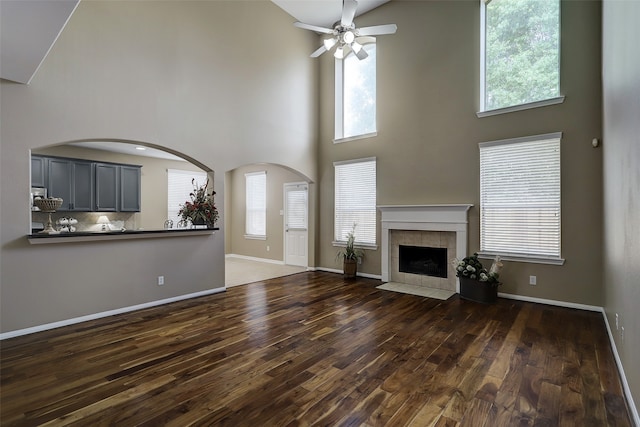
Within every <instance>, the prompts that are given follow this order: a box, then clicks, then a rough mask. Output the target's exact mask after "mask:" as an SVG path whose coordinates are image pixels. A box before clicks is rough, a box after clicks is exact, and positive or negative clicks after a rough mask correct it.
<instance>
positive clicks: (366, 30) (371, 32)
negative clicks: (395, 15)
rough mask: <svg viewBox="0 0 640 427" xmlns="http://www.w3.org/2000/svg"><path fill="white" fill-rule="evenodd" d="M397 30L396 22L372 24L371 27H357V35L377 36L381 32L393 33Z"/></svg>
mask: <svg viewBox="0 0 640 427" xmlns="http://www.w3.org/2000/svg"><path fill="white" fill-rule="evenodd" d="M397 30H398V26H397V25H396V24H384V25H374V26H373V27H362V28H358V35H361V36H379V35H382V34H395V32H396V31H397Z"/></svg>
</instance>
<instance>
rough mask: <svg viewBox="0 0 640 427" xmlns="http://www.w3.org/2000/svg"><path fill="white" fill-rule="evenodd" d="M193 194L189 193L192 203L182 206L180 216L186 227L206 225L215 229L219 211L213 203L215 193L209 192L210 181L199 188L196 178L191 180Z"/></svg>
mask: <svg viewBox="0 0 640 427" xmlns="http://www.w3.org/2000/svg"><path fill="white" fill-rule="evenodd" d="M191 184H192V185H193V192H192V193H189V197H190V198H191V200H190V201H186V202H185V203H184V204H183V205H180V210H179V211H178V216H179V217H180V218H181V221H180V222H182V223H183V224H184V225H188V224H189V223H191V224H193V225H206V226H207V228H213V227H214V226H215V223H216V221H218V209H216V205H215V203H214V201H213V196H214V195H215V194H216V192H215V191H213V190H211V192H208V189H207V188H208V186H209V180H208V179H207V182H205V183H204V185H202V186H198V185H197V183H196V180H195V178H194V179H192V180H191Z"/></svg>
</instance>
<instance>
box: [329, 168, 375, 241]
mask: <svg viewBox="0 0 640 427" xmlns="http://www.w3.org/2000/svg"><path fill="white" fill-rule="evenodd" d="M333 165H334V167H335V225H334V239H335V241H336V242H345V241H346V240H347V233H349V232H350V231H351V230H352V228H353V224H356V231H355V237H356V243H361V244H362V243H363V244H370V245H375V244H376V159H375V158H368V159H360V160H352V161H346V162H336V163H334V164H333Z"/></svg>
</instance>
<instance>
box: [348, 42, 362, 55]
mask: <svg viewBox="0 0 640 427" xmlns="http://www.w3.org/2000/svg"><path fill="white" fill-rule="evenodd" d="M351 49H353V51H354V52H355V53H358V52H360V51H361V50H362V45H361V44H360V43H358V42H357V41H354V42H353V43H351Z"/></svg>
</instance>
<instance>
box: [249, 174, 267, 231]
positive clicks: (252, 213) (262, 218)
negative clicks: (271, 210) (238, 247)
mask: <svg viewBox="0 0 640 427" xmlns="http://www.w3.org/2000/svg"><path fill="white" fill-rule="evenodd" d="M244 176H245V183H246V227H245V233H246V237H249V238H252V237H253V238H266V236H267V173H266V172H264V171H262V172H252V173H247V174H245V175H244Z"/></svg>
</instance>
